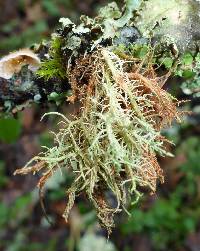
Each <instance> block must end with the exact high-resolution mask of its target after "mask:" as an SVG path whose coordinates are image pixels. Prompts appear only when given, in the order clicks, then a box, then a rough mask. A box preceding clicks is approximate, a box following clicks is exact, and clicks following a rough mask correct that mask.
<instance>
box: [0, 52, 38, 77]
mask: <svg viewBox="0 0 200 251" xmlns="http://www.w3.org/2000/svg"><path fill="white" fill-rule="evenodd" d="M25 65H28V68H29V70H31V71H33V72H34V71H36V70H37V69H38V68H39V66H40V59H39V57H38V56H37V55H36V54H35V53H34V52H33V51H31V50H30V49H21V50H19V51H16V52H12V53H10V54H8V55H7V56H5V57H3V58H2V59H1V60H0V77H1V78H5V79H10V78H12V76H13V74H14V73H19V72H20V71H21V69H22V67H23V66H25Z"/></svg>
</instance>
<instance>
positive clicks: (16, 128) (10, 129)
mask: <svg viewBox="0 0 200 251" xmlns="http://www.w3.org/2000/svg"><path fill="white" fill-rule="evenodd" d="M20 133H21V123H20V122H19V120H16V119H13V118H1V119H0V140H2V141H3V142H5V143H13V142H15V141H16V140H17V139H18V138H19V136H20Z"/></svg>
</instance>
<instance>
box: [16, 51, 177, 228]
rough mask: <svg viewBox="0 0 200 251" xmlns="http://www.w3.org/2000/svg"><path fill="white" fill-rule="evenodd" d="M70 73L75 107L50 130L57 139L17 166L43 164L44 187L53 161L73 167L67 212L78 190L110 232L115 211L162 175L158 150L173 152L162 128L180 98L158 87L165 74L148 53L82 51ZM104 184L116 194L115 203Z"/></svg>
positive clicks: (30, 168)
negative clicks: (159, 74)
mask: <svg viewBox="0 0 200 251" xmlns="http://www.w3.org/2000/svg"><path fill="white" fill-rule="evenodd" d="M68 74H69V75H68V76H69V81H70V83H71V86H72V90H73V93H74V97H75V98H78V99H79V100H81V104H82V105H81V109H80V112H79V115H78V116H77V117H74V119H73V120H69V119H68V118H66V117H65V116H64V115H62V114H60V116H61V117H62V119H63V121H62V122H63V127H62V128H61V129H60V130H59V132H58V134H55V142H56V145H55V146H54V147H52V148H48V149H47V150H46V151H45V152H43V153H42V154H41V155H39V156H36V157H34V158H33V159H32V160H31V161H30V162H29V163H27V165H26V166H25V167H24V168H23V169H20V170H17V171H16V172H15V174H27V173H29V172H33V173H36V172H39V171H41V170H42V171H43V174H42V177H41V179H40V181H39V183H38V187H39V189H40V190H41V191H42V190H43V188H44V185H45V183H46V181H47V180H48V179H49V178H50V177H51V176H52V175H53V173H54V172H55V171H56V170H57V169H58V168H61V169H64V170H65V171H67V172H73V174H74V181H73V183H72V185H71V186H70V187H68V188H67V196H68V202H67V207H66V210H65V212H64V214H63V216H64V218H65V219H66V220H67V219H68V215H69V212H70V209H71V208H72V207H73V204H74V201H75V198H76V196H77V195H78V194H80V193H81V192H83V193H85V194H86V195H87V197H88V199H89V200H90V201H91V202H92V203H93V205H94V207H95V208H96V210H97V215H98V218H99V219H100V222H101V223H102V224H103V226H105V227H106V228H107V229H108V231H109V232H110V231H111V228H112V227H113V226H114V218H113V217H114V215H115V214H116V213H118V212H120V211H121V210H122V209H125V210H126V207H127V203H128V198H129V197H130V196H131V198H132V202H133V203H134V202H136V201H137V200H138V199H139V197H140V195H141V192H140V188H141V187H145V188H147V189H148V190H149V191H150V193H154V192H155V191H156V183H157V181H158V180H160V181H161V182H163V174H162V170H161V168H160V166H159V164H158V162H157V159H156V154H157V153H158V154H160V155H162V156H164V155H170V154H169V153H167V152H166V150H165V147H164V142H165V141H166V140H165V138H164V137H163V136H161V129H162V128H163V127H165V126H166V125H168V124H170V123H171V121H172V120H173V119H174V118H176V119H179V114H178V111H177V108H176V105H177V102H176V100H175V99H173V98H172V97H171V96H170V95H169V94H168V93H167V92H166V91H164V90H163V89H162V88H161V87H160V86H162V84H163V82H162V81H163V78H157V76H156V74H155V72H154V70H153V67H152V65H151V64H150V63H148V64H147V62H145V59H135V60H134V59H133V60H132V61H130V60H128V61H127V60H125V59H122V58H120V57H119V56H117V55H116V54H115V53H113V52H112V51H111V50H109V49H105V48H104V49H101V48H100V49H98V50H97V51H96V52H93V53H91V54H88V55H87V56H85V57H82V58H79V59H78V61H77V62H76V64H75V65H74V67H71V68H70V69H68ZM50 114H57V113H50ZM32 164H33V166H31V165H32ZM108 190H110V191H111V193H112V194H113V196H114V197H115V198H116V202H117V203H116V206H115V207H113V205H111V204H110V202H109V199H108V198H107V191H108Z"/></svg>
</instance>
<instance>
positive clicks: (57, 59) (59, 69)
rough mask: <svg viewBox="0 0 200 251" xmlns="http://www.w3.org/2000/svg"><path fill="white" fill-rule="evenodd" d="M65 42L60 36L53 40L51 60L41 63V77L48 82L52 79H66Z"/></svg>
mask: <svg viewBox="0 0 200 251" xmlns="http://www.w3.org/2000/svg"><path fill="white" fill-rule="evenodd" d="M62 46H63V40H62V38H61V37H59V36H55V37H53V38H52V40H51V47H50V49H49V52H48V53H49V57H50V58H49V59H47V60H45V61H43V62H42V63H41V67H40V69H39V70H38V71H37V75H38V76H39V77H42V78H44V79H45V80H46V81H48V80H49V79H50V78H61V79H64V78H65V77H66V68H65V60H64V57H63V52H62Z"/></svg>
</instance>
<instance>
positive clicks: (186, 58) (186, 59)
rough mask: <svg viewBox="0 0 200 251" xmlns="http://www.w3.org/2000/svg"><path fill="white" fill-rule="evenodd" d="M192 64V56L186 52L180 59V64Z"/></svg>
mask: <svg viewBox="0 0 200 251" xmlns="http://www.w3.org/2000/svg"><path fill="white" fill-rule="evenodd" d="M192 62H193V56H192V55H191V54H190V53H189V52H187V53H185V54H184V55H183V56H182V58H181V63H182V64H185V65H191V64H192Z"/></svg>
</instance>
